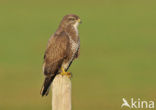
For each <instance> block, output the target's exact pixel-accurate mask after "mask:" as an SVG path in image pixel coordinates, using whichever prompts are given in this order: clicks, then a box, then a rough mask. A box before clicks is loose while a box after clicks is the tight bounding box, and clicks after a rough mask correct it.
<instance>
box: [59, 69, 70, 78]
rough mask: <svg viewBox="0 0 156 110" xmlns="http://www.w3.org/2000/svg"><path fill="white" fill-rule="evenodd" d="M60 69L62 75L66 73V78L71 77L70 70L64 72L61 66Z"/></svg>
mask: <svg viewBox="0 0 156 110" xmlns="http://www.w3.org/2000/svg"><path fill="white" fill-rule="evenodd" d="M61 70H62V72H61V75H62V76H63V75H67V76H68V78H71V73H70V72H66V71H65V70H64V68H61Z"/></svg>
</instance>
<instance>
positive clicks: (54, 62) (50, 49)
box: [44, 32, 69, 76]
mask: <svg viewBox="0 0 156 110" xmlns="http://www.w3.org/2000/svg"><path fill="white" fill-rule="evenodd" d="M68 45H69V38H68V36H67V35H66V33H65V32H61V33H60V34H59V35H57V34H55V35H54V36H52V37H51V38H50V39H49V42H48V46H47V49H46V51H45V55H44V56H45V57H44V63H45V66H44V74H45V75H48V76H51V74H56V72H58V70H59V68H60V67H61V65H62V62H63V60H64V58H66V57H67V55H68V53H67V52H68V51H67V50H68Z"/></svg>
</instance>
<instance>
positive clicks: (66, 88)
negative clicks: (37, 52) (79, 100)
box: [52, 74, 71, 110]
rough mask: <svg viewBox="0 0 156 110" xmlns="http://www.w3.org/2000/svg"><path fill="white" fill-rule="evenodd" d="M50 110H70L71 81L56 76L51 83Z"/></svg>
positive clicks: (64, 76)
mask: <svg viewBox="0 0 156 110" xmlns="http://www.w3.org/2000/svg"><path fill="white" fill-rule="evenodd" d="M52 110H71V80H70V78H68V77H67V76H66V75H63V76H62V75H60V74H58V75H57V76H56V77H55V79H54V81H53V83H52Z"/></svg>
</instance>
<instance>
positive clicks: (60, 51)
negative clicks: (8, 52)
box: [41, 14, 81, 96]
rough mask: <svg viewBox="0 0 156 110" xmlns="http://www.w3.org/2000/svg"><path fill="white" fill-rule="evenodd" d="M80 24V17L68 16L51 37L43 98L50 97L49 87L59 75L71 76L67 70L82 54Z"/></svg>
mask: <svg viewBox="0 0 156 110" xmlns="http://www.w3.org/2000/svg"><path fill="white" fill-rule="evenodd" d="M80 23H81V21H80V18H79V16H77V15H74V14H69V15H66V16H64V17H63V19H62V21H61V23H60V25H59V27H58V29H57V30H56V32H55V33H54V35H52V36H51V37H50V39H49V41H48V45H47V48H46V51H45V54H44V64H43V72H44V75H45V80H44V83H43V86H42V89H41V95H42V96H44V95H46V96H47V95H48V92H49V87H50V85H51V83H52V81H53V80H54V78H55V76H56V75H57V74H62V75H67V76H69V77H70V76H71V73H70V72H67V70H68V68H69V67H70V65H71V64H72V62H73V60H74V59H75V58H78V56H79V53H80V39H79V35H78V25H79V24H80Z"/></svg>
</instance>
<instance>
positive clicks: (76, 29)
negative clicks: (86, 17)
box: [73, 21, 79, 35]
mask: <svg viewBox="0 0 156 110" xmlns="http://www.w3.org/2000/svg"><path fill="white" fill-rule="evenodd" d="M73 26H74V29H75V31H76V35H78V26H79V22H78V21H77V22H76V23H75V24H74V25H73Z"/></svg>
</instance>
